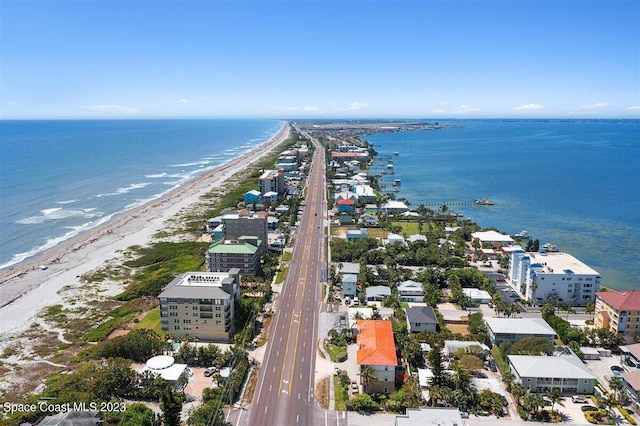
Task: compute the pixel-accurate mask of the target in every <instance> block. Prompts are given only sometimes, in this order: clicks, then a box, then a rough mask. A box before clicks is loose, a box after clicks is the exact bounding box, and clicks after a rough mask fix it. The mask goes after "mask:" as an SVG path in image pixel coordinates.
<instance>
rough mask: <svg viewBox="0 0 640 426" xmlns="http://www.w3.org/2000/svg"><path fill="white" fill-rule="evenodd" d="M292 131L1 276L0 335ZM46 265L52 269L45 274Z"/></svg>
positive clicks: (145, 239)
mask: <svg viewBox="0 0 640 426" xmlns="http://www.w3.org/2000/svg"><path fill="white" fill-rule="evenodd" d="M289 134H290V125H289V123H288V122H285V123H284V124H283V126H282V128H281V129H280V130H279V131H278V132H277V133H276V135H275V136H273V137H272V138H271V139H270V140H268V141H267V142H265V143H263V144H261V145H259V146H258V147H256V148H254V149H252V150H251V151H249V152H246V153H244V154H243V155H241V156H240V157H238V158H235V159H233V160H231V161H228V162H227V163H225V164H222V165H220V166H217V167H215V168H214V169H212V170H209V171H206V172H203V173H202V174H200V175H199V176H197V177H195V178H194V179H192V180H190V181H187V182H185V183H184V184H182V185H181V186H179V187H177V188H175V189H173V190H171V191H170V192H168V193H166V194H164V195H163V196H161V197H158V198H156V199H153V200H150V201H148V202H146V203H145V204H143V205H142V206H139V207H136V208H134V209H132V210H128V211H125V212H122V213H119V214H117V215H115V216H114V217H113V218H111V220H109V221H108V222H105V223H103V224H101V225H99V226H97V227H95V228H92V229H90V230H87V231H85V232H82V233H80V234H79V235H77V236H75V237H73V238H71V239H69V240H67V241H65V242H63V243H61V244H59V245H57V246H55V247H52V248H51V249H49V250H46V251H44V252H42V253H40V254H38V255H35V256H33V257H29V258H27V259H25V260H24V261H22V262H20V263H17V264H15V265H14V266H13V267H10V268H5V269H3V270H1V271H0V333H5V332H8V331H12V330H16V329H18V328H22V329H24V328H27V327H28V323H29V320H30V319H31V318H33V317H34V316H35V315H36V313H37V312H38V311H39V310H40V309H42V308H44V307H46V306H50V305H53V304H55V302H56V301H60V300H61V297H60V296H59V294H58V292H60V290H61V289H63V288H64V287H68V286H74V285H77V284H79V278H80V277H81V276H82V275H84V274H86V273H87V272H89V271H91V270H94V269H96V268H98V267H100V266H101V265H103V264H104V263H105V262H106V261H107V260H109V259H112V258H114V257H115V256H117V254H118V252H120V251H123V250H125V249H127V248H128V247H131V246H133V245H146V244H148V243H149V242H150V240H151V239H152V237H153V235H154V234H156V233H157V232H158V231H159V230H160V229H162V227H163V224H164V222H165V221H166V220H168V219H170V218H172V217H174V216H175V215H177V214H178V213H179V212H180V210H182V209H183V208H186V207H188V206H190V205H193V204H196V203H198V202H199V201H200V197H201V196H202V195H205V194H206V193H208V192H210V191H211V190H212V189H213V188H215V187H216V186H219V185H221V184H223V183H224V182H225V181H226V180H228V179H229V178H230V177H231V176H233V175H235V174H236V173H237V172H239V171H241V170H243V169H244V168H245V167H247V166H248V165H250V164H251V163H254V162H255V161H258V160H259V159H260V158H262V157H263V156H265V155H267V154H268V153H269V152H271V151H272V150H273V149H274V148H275V147H276V146H278V145H280V144H281V143H282V142H284V141H285V140H286V139H287V138H288V137H289ZM40 265H46V266H47V269H46V270H42V269H40Z"/></svg>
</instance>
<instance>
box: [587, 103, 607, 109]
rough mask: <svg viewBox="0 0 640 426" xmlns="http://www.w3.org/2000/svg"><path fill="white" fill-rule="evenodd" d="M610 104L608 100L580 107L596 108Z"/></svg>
mask: <svg viewBox="0 0 640 426" xmlns="http://www.w3.org/2000/svg"><path fill="white" fill-rule="evenodd" d="M607 106H609V104H608V103H607V102H598V103H595V104H587V105H580V109H596V108H604V107H607Z"/></svg>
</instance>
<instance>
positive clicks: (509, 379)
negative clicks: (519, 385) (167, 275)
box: [502, 370, 516, 392]
mask: <svg viewBox="0 0 640 426" xmlns="http://www.w3.org/2000/svg"><path fill="white" fill-rule="evenodd" d="M515 378H516V377H515V376H514V374H513V373H512V372H511V370H506V371H503V372H502V381H503V382H505V384H506V385H507V391H509V392H511V388H512V387H513V384H514V383H513V381H514V380H515Z"/></svg>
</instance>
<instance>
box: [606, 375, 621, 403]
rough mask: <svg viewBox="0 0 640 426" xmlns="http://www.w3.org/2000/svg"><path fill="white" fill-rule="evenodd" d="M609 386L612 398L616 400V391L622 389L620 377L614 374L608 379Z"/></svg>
mask: <svg viewBox="0 0 640 426" xmlns="http://www.w3.org/2000/svg"><path fill="white" fill-rule="evenodd" d="M609 388H611V390H612V391H613V399H614V400H616V401H617V400H618V392H619V391H620V390H622V380H620V377H617V376H614V377H611V378H610V379H609Z"/></svg>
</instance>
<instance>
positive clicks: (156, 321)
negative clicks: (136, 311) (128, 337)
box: [133, 307, 162, 334]
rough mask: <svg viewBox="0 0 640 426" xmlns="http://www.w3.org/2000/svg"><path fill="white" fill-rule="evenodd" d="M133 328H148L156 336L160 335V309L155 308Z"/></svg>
mask: <svg viewBox="0 0 640 426" xmlns="http://www.w3.org/2000/svg"><path fill="white" fill-rule="evenodd" d="M133 328H149V329H151V330H153V331H155V332H156V333H158V334H162V324H161V323H160V308H159V307H158V308H155V309H154V310H153V311H151V312H149V313H148V314H147V316H145V317H144V318H142V320H141V321H140V322H139V323H137V324H136V325H135V326H134V327H133Z"/></svg>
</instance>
